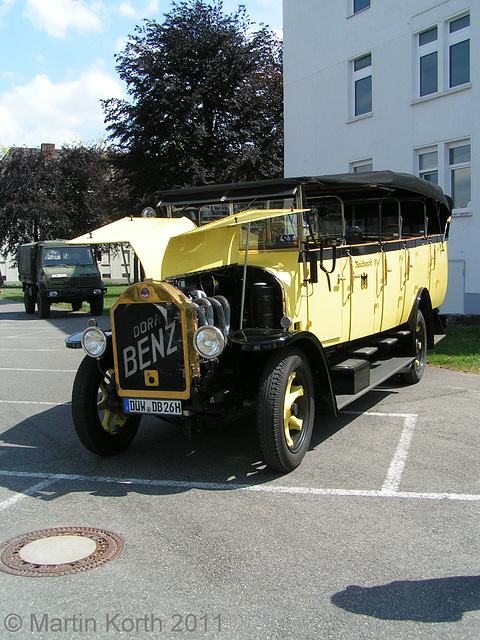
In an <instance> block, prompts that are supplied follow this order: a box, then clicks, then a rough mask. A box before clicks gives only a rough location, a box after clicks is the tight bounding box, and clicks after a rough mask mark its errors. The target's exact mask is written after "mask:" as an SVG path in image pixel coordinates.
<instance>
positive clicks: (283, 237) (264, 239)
mask: <svg viewBox="0 0 480 640" xmlns="http://www.w3.org/2000/svg"><path fill="white" fill-rule="evenodd" d="M246 246H247V225H243V226H242V233H241V234H240V250H242V251H244V250H245V249H246ZM292 247H298V214H296V213H292V214H290V215H285V216H278V217H275V218H268V219H266V220H256V221H255V222H252V223H251V225H250V239H249V249H259V250H263V249H288V248H290V249H291V248H292Z"/></svg>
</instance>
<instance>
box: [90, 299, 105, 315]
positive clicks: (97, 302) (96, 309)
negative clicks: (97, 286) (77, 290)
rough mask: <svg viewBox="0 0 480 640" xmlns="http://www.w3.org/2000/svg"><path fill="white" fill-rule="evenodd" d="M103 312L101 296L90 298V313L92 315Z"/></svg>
mask: <svg viewBox="0 0 480 640" xmlns="http://www.w3.org/2000/svg"><path fill="white" fill-rule="evenodd" d="M102 312H103V296H98V298H92V299H91V300H90V313H91V314H92V316H101V315H102Z"/></svg>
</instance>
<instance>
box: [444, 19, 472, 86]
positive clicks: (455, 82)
mask: <svg viewBox="0 0 480 640" xmlns="http://www.w3.org/2000/svg"><path fill="white" fill-rule="evenodd" d="M448 31H449V33H448V72H449V85H448V86H449V87H458V86H459V85H461V84H465V83H467V82H470V14H467V15H466V16H463V17H461V18H457V19H456V20H452V21H451V22H450V24H449V29H448Z"/></svg>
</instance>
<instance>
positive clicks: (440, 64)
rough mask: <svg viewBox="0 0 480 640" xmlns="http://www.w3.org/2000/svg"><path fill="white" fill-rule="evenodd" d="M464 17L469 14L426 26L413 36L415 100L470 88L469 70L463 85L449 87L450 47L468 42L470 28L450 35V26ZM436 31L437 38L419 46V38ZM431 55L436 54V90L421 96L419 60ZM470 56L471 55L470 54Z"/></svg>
mask: <svg viewBox="0 0 480 640" xmlns="http://www.w3.org/2000/svg"><path fill="white" fill-rule="evenodd" d="M466 16H470V12H464V13H461V14H459V15H456V16H453V17H451V18H448V20H444V21H443V22H437V23H434V24H431V25H430V26H427V27H425V28H423V29H421V30H419V31H417V32H416V33H415V34H414V42H415V72H414V78H415V100H428V99H430V98H435V97H437V96H440V95H443V94H444V93H449V92H452V91H458V90H461V89H464V88H467V87H469V86H470V83H471V70H470V74H469V79H468V80H467V81H465V82H464V83H461V84H458V85H455V86H453V87H452V86H451V79H450V55H451V47H452V46H454V45H455V44H458V43H460V42H463V41H465V40H468V41H470V26H466V27H464V28H463V29H459V30H458V31H455V32H453V33H450V26H451V24H452V23H454V22H455V21H456V20H461V19H462V18H465V17H466ZM435 28H436V29H437V37H436V39H435V40H432V41H431V42H428V43H425V44H422V45H421V44H420V40H421V36H422V35H423V34H426V33H428V32H429V31H431V30H433V29H435ZM433 53H436V54H437V90H436V91H432V92H431V93H427V94H424V95H421V84H420V83H421V73H420V66H421V60H422V58H424V57H425V56H427V55H431V54H433ZM470 56H471V53H470Z"/></svg>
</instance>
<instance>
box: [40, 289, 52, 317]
mask: <svg viewBox="0 0 480 640" xmlns="http://www.w3.org/2000/svg"><path fill="white" fill-rule="evenodd" d="M37 307H38V315H39V316H40V318H49V317H50V300H49V299H48V298H46V297H45V296H42V295H41V294H40V291H39V292H38V294H37Z"/></svg>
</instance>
